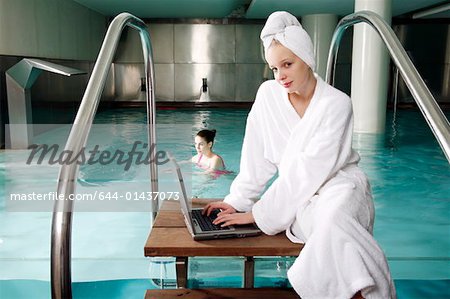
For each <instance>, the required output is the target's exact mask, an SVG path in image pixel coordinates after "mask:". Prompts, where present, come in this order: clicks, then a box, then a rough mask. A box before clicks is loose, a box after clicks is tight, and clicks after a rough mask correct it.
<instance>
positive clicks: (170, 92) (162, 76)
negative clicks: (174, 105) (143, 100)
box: [155, 63, 175, 101]
mask: <svg viewBox="0 0 450 299" xmlns="http://www.w3.org/2000/svg"><path fill="white" fill-rule="evenodd" d="M174 76H175V71H174V65H173V64H169V63H165V64H155V80H156V84H155V91H156V95H155V96H156V100H158V101H173V100H174V99H175V86H174Z"/></svg>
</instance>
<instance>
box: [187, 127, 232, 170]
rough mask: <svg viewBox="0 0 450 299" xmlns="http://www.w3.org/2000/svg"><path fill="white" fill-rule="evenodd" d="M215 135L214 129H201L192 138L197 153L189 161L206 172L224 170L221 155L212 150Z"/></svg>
mask: <svg viewBox="0 0 450 299" xmlns="http://www.w3.org/2000/svg"><path fill="white" fill-rule="evenodd" d="M215 137H216V130H201V131H200V132H198V133H197V135H196V136H195V139H194V142H195V149H196V150H197V154H196V155H195V156H193V157H192V159H191V161H192V163H195V164H196V165H197V166H198V167H200V168H202V169H204V170H206V171H208V172H217V171H219V172H220V171H225V163H224V162H223V159H222V157H220V156H219V155H217V154H216V153H214V152H213V151H212V147H213V145H214V138H215Z"/></svg>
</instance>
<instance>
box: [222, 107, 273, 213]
mask: <svg viewBox="0 0 450 299" xmlns="http://www.w3.org/2000/svg"><path fill="white" fill-rule="evenodd" d="M257 106H258V104H257V101H255V105H254V106H253V108H252V110H251V111H250V113H249V116H248V118H247V126H246V129H245V136H244V142H243V145H242V152H241V163H240V171H239V174H238V176H237V177H236V178H235V179H234V181H233V183H232V184H231V187H230V194H229V195H227V196H226V197H225V199H224V202H226V203H228V204H230V205H231V206H233V207H234V208H235V209H236V210H237V211H243V212H247V211H250V210H251V209H252V206H253V204H254V203H255V202H256V201H257V200H258V199H259V197H260V196H261V193H262V192H263V190H264V188H265V187H266V184H267V182H268V181H269V180H270V179H271V178H272V177H273V176H274V174H275V173H276V171H277V168H276V166H275V165H274V164H272V163H271V162H269V161H268V160H267V159H265V158H264V147H263V138H262V135H261V134H263V132H261V127H260V126H258V121H257V117H258V115H257V112H256V111H255V110H257V109H258V107H257Z"/></svg>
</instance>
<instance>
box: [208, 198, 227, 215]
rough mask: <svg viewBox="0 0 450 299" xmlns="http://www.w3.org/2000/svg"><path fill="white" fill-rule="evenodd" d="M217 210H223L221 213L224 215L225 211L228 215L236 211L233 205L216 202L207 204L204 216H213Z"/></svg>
mask: <svg viewBox="0 0 450 299" xmlns="http://www.w3.org/2000/svg"><path fill="white" fill-rule="evenodd" d="M216 209H220V210H222V212H221V213H223V212H224V211H227V212H226V213H231V212H232V211H233V210H234V208H233V207H232V206H231V205H229V204H227V203H224V202H223V201H215V202H212V203H209V204H207V205H206V206H205V207H204V208H203V214H206V215H208V216H209V214H211V212H212V211H214V210H216Z"/></svg>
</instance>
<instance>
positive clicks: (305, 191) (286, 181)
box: [252, 96, 352, 235]
mask: <svg viewBox="0 0 450 299" xmlns="http://www.w3.org/2000/svg"><path fill="white" fill-rule="evenodd" d="M310 112H312V113H313V115H308V118H309V119H306V114H305V118H304V119H302V121H301V123H300V124H299V125H298V126H296V127H295V128H294V130H293V131H292V133H291V138H290V140H289V142H288V144H287V148H286V150H285V152H284V155H283V157H282V160H281V163H280V166H279V169H278V173H279V176H278V178H277V179H276V180H275V181H274V183H273V184H272V185H271V186H270V188H269V189H268V190H267V191H266V192H265V193H264V195H263V196H262V197H261V199H260V200H259V201H258V202H257V203H256V204H255V205H254V206H253V208H252V212H253V216H254V218H255V221H256V224H257V225H258V226H259V228H261V230H262V231H263V232H264V233H266V234H269V235H272V234H277V233H279V232H281V231H284V230H287V229H288V228H289V226H290V225H291V224H292V223H293V221H294V220H295V217H296V212H297V210H298V208H299V207H300V206H301V205H302V204H304V203H305V202H306V201H307V200H309V199H311V198H312V197H313V196H314V194H315V193H316V192H317V191H318V189H319V188H320V187H321V186H322V185H323V184H324V183H325V182H326V181H327V180H328V179H330V178H331V177H332V176H334V174H335V173H336V172H337V171H338V170H339V169H340V168H342V167H343V166H345V164H346V162H347V160H348V159H349V156H350V154H351V136H352V135H351V130H352V127H351V125H352V112H351V101H350V99H349V98H348V97H346V96H345V97H343V96H340V97H336V98H328V99H327V100H326V101H321V103H320V104H319V105H318V106H317V105H316V107H314V109H313V111H310ZM307 113H308V112H307ZM312 118H320V121H319V122H315V121H312ZM316 120H317V119H316ZM311 123H313V124H314V123H317V124H315V125H310V124H311ZM305 136H306V137H305Z"/></svg>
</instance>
